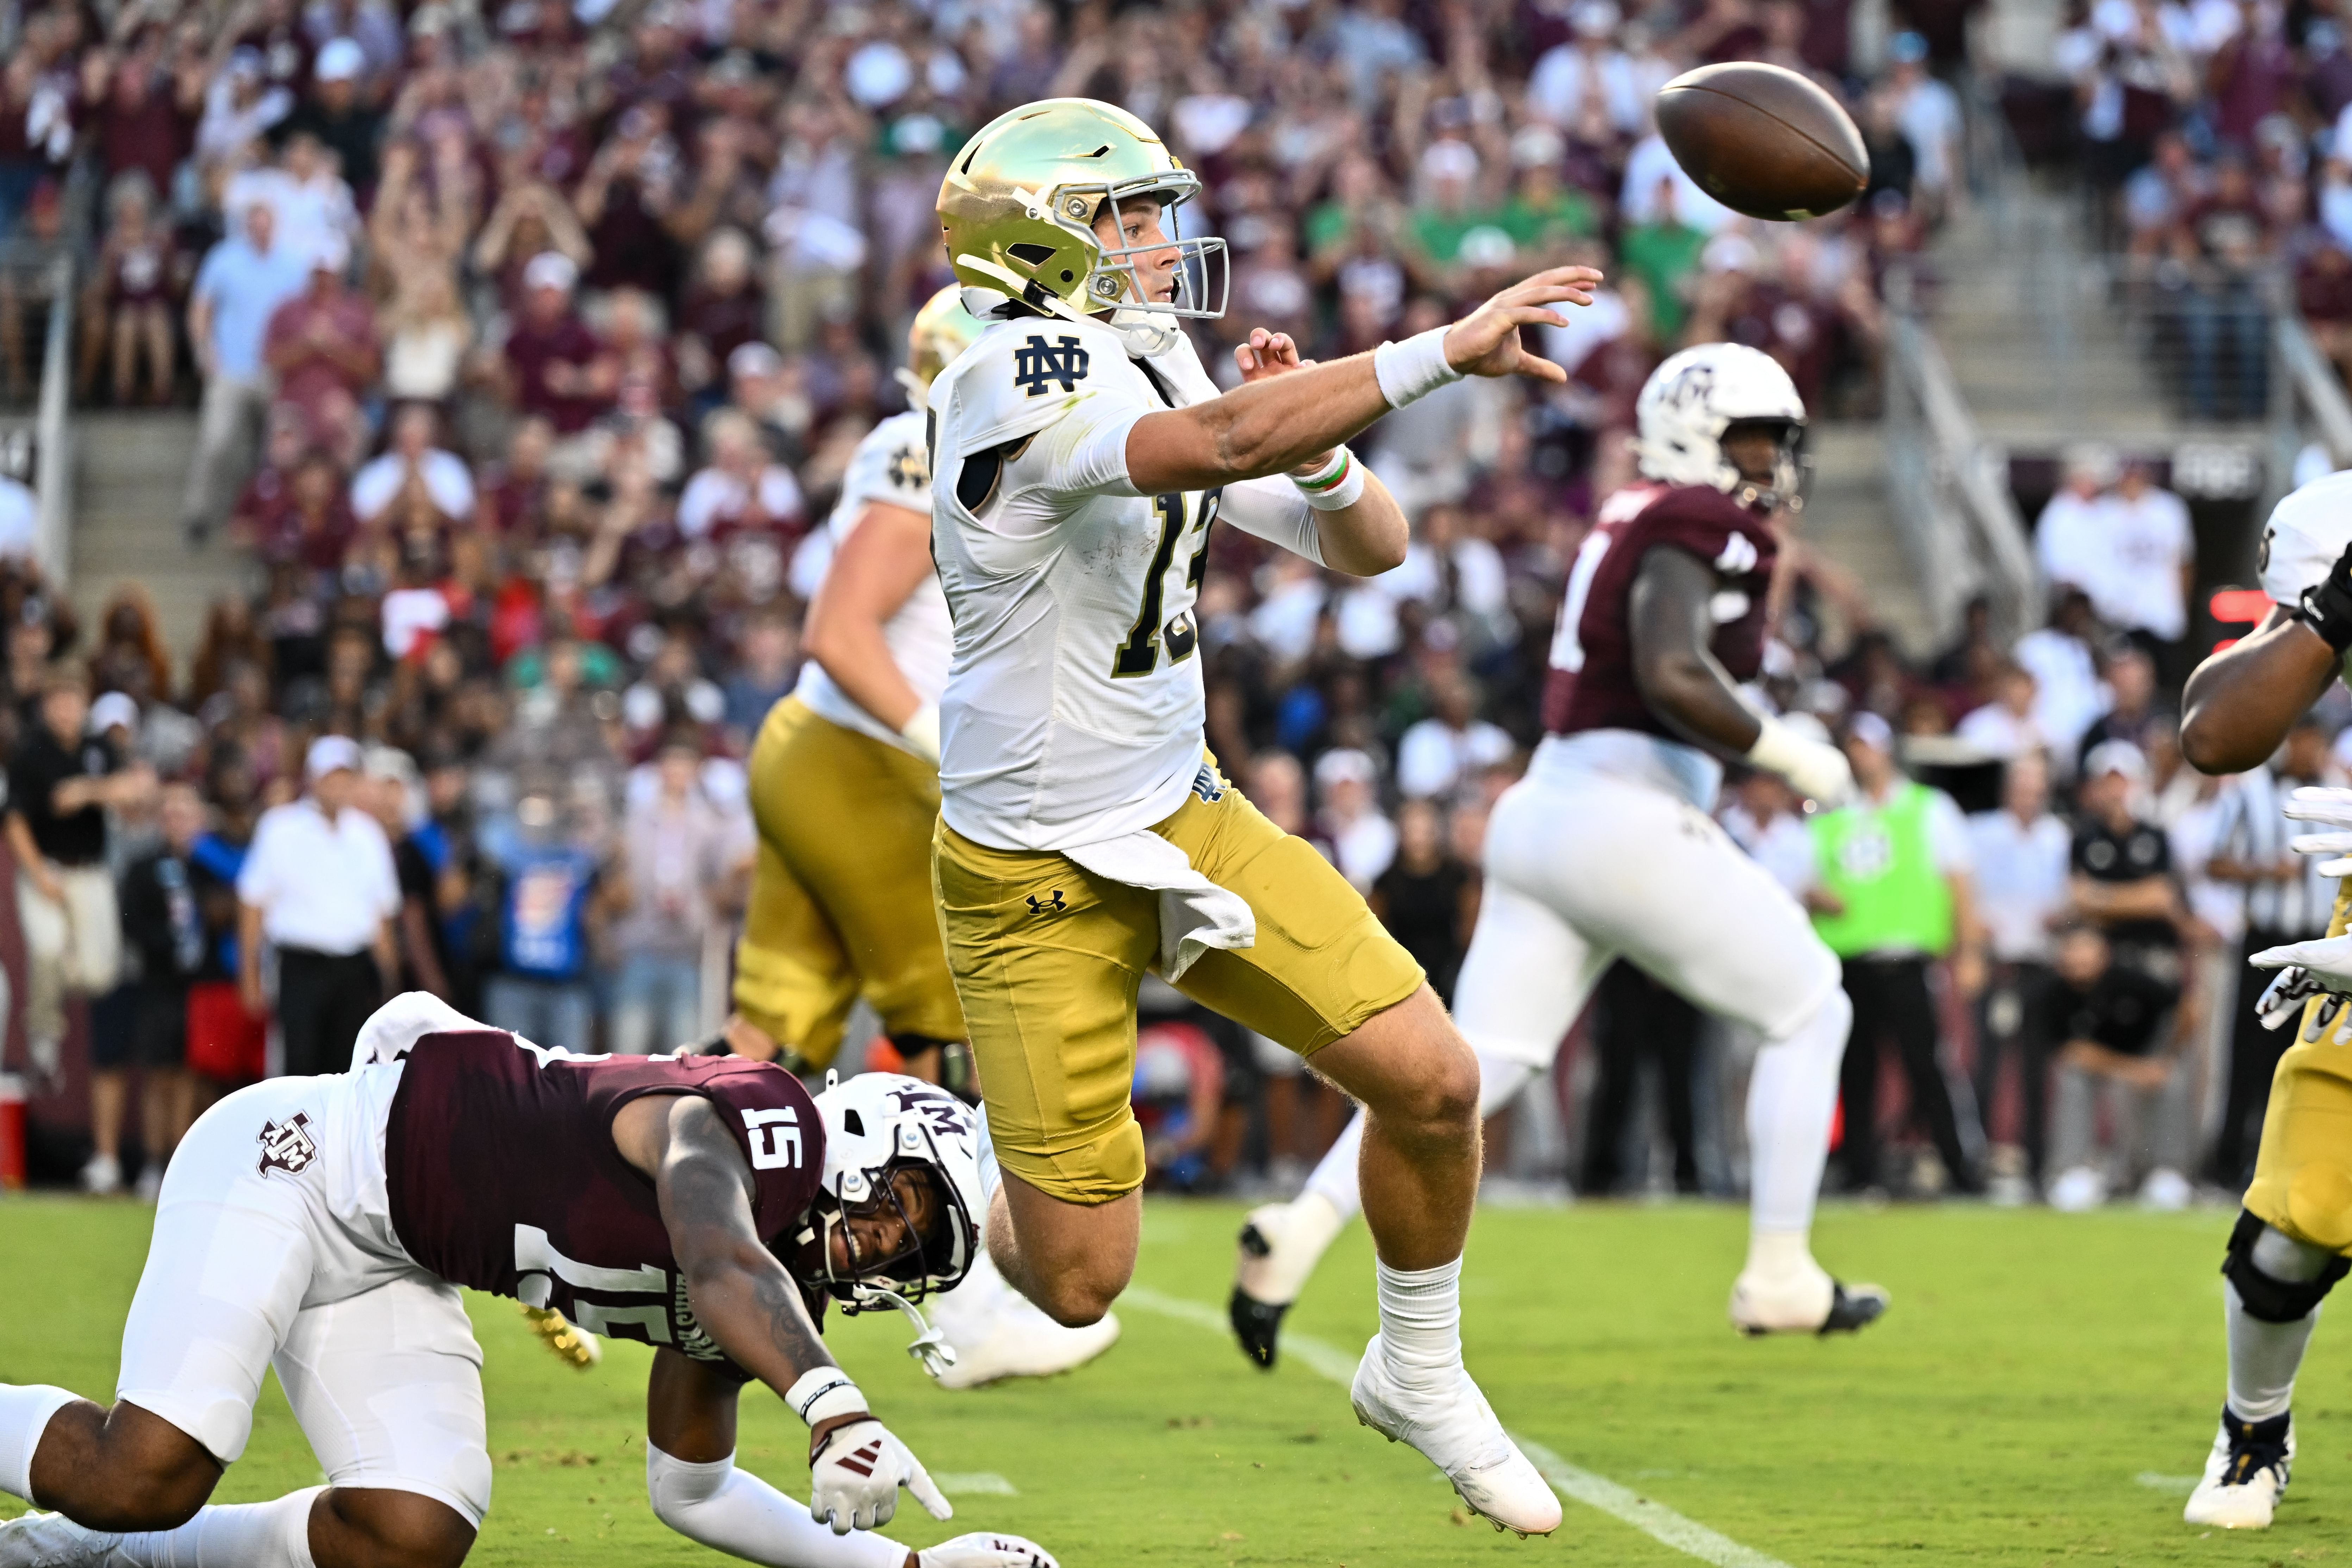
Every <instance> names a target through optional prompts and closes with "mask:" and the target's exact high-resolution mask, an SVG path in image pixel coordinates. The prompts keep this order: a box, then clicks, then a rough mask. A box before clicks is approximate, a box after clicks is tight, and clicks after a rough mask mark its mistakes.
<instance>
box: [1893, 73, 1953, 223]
mask: <svg viewBox="0 0 2352 1568" xmlns="http://www.w3.org/2000/svg"><path fill="white" fill-rule="evenodd" d="M1886 53H1887V58H1888V60H1889V62H1890V64H1889V68H1888V71H1887V82H1886V87H1887V91H1888V93H1889V94H1890V95H1891V96H1892V97H1893V99H1894V100H1895V124H1896V125H1897V126H1898V127H1900V128H1901V130H1902V132H1903V139H1904V140H1905V141H1906V142H1910V143H1911V146H1912V149H1913V151H1914V152H1915V153H1917V155H1918V160H1919V162H1918V172H1917V174H1916V180H1917V194H1918V195H1922V196H1925V197H1927V198H1928V200H1929V202H1930V204H1931V205H1932V206H1933V207H1934V208H1935V209H1936V210H1937V211H1938V212H1941V211H1945V210H1948V208H1949V206H1950V204H1951V202H1952V199H1953V196H1954V195H1955V194H1956V193H1957V192H1958V189H1959V184H1958V174H1959V167H1960V99H1959V95H1958V93H1956V92H1954V91H1953V90H1952V89H1950V88H1949V87H1948V86H1946V85H1945V84H1944V83H1942V82H1940V81H1938V80H1937V79H1935V78H1934V77H1932V76H1930V75H1928V74H1927V39H1926V38H1924V37H1920V36H1919V35H1918V34H1916V33H1897V34H1895V37H1894V39H1893V41H1892V42H1891V43H1890V44H1889V46H1888V48H1887V51H1886Z"/></svg>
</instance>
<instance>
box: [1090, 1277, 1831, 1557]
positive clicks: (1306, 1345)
mask: <svg viewBox="0 0 2352 1568" xmlns="http://www.w3.org/2000/svg"><path fill="white" fill-rule="evenodd" d="M1119 1301H1120V1302H1121V1304H1122V1305H1125V1306H1129V1307H1140V1308H1141V1309H1143V1310H1145V1311H1147V1312H1152V1313H1156V1314H1157V1315H1159V1316H1160V1317H1163V1318H1173V1319H1175V1320H1176V1321H1178V1322H1180V1323H1190V1324H1191V1325H1192V1327H1194V1328H1196V1329H1206V1330H1208V1331H1210V1332H1212V1333H1214V1334H1218V1335H1220V1336H1222V1335H1225V1334H1229V1333H1231V1332H1233V1325H1232V1324H1231V1323H1229V1322H1227V1321H1226V1320H1225V1314H1224V1313H1223V1312H1220V1311H1218V1310H1216V1309H1215V1308H1214V1307H1212V1306H1210V1305H1208V1304H1207V1303H1206V1302H1202V1301H1188V1300H1184V1299H1183V1298H1182V1297H1181V1296H1163V1295H1161V1294H1160V1292H1159V1291H1157V1290H1154V1289H1150V1288H1149V1287H1148V1286H1142V1285H1130V1286H1129V1287H1128V1290H1127V1294H1126V1295H1124V1296H1122V1297H1120V1298H1119ZM1282 1353H1283V1354H1285V1355H1286V1356H1289V1357H1290V1358H1292V1359H1293V1360H1295V1361H1297V1363H1299V1364H1300V1365H1301V1366H1304V1367H1306V1368H1307V1369H1308V1370H1309V1371H1311V1372H1314V1373H1318V1374H1320V1375H1321V1376H1323V1377H1326V1378H1328V1379H1329V1380H1330V1381H1331V1382H1333V1383H1336V1384H1339V1386H1340V1387H1342V1388H1346V1387H1348V1386H1349V1384H1352V1383H1353V1382H1354V1381H1355V1377H1356V1357H1354V1356H1352V1355H1349V1353H1348V1352H1346V1351H1343V1350H1341V1349H1340V1348H1339V1346H1338V1345H1335V1344H1331V1343H1329V1342H1327V1341H1324V1340H1318V1339H1316V1338H1315V1337H1314V1336H1312V1335H1311V1334H1302V1333H1299V1332H1297V1331H1295V1330H1286V1331H1284V1333H1283V1336H1282ZM1511 1440H1512V1441H1513V1442H1515V1443H1517V1444H1518V1446H1519V1451H1520V1452H1521V1453H1523V1454H1525V1455H1527V1457H1528V1458H1529V1459H1530V1460H1532V1461H1533V1462H1534V1464H1535V1467H1536V1468H1537V1469H1538V1470H1541V1471H1542V1472H1543V1478H1544V1479H1546V1480H1548V1481H1549V1482H1550V1483H1551V1485H1552V1489H1553V1490H1554V1491H1557V1492H1558V1493H1559V1495H1560V1496H1562V1497H1564V1498H1570V1499H1572V1500H1575V1501H1577V1502H1580V1503H1582V1504H1584V1505H1585V1506H1586V1507H1587V1508H1596V1509H1599V1510H1601V1512H1602V1513H1605V1514H1607V1515H1609V1516H1610V1517H1611V1518H1612V1519H1615V1520H1619V1521H1622V1522H1624V1523H1626V1524H1630V1525H1632V1526H1633V1528H1634V1529H1636V1530H1638V1531H1641V1532H1642V1533H1643V1534H1644V1535H1646V1536H1648V1537H1649V1538H1650V1539H1651V1540H1653V1541H1654V1542H1658V1543H1659V1544H1660V1545H1662V1546H1668V1547H1672V1548H1673V1549H1674V1550H1675V1551H1676V1552H1681V1553H1682V1554H1683V1555H1685V1557H1696V1558H1697V1559H1698V1560H1699V1561H1700V1562H1702V1563H1713V1564H1714V1565H1715V1568H1789V1564H1788V1563H1783V1562H1781V1561H1780V1559H1779V1558H1777V1557H1773V1556H1769V1555H1767V1554H1766V1553H1764V1552H1759V1551H1757V1550H1756V1549H1755V1548H1754V1547H1750V1546H1742V1545H1741V1544H1739V1542H1737V1541H1734V1540H1732V1539H1731V1538H1730V1537H1729V1536H1727V1535H1723V1534H1719V1533H1718V1532H1717V1531H1712V1530H1709V1529H1708V1528H1707V1527H1706V1526H1705V1525H1703V1524H1701V1523H1699V1522H1698V1521H1696V1520H1692V1519H1685V1518H1684V1517H1683V1516H1682V1515H1681V1514H1678V1513H1676V1512H1675V1510H1673V1509H1670V1508H1668V1507H1667V1506H1666V1505H1665V1504H1664V1503H1662V1502H1658V1501H1655V1500H1652V1499H1650V1498H1645V1497H1643V1496H1642V1495H1641V1494H1640V1493H1639V1492H1636V1491H1634V1490H1633V1489H1631V1488H1629V1487H1621V1486H1619V1485H1618V1484H1617V1483H1616V1482H1615V1481H1612V1480H1611V1479H1609V1478H1608V1477H1606V1476H1598V1475H1595V1474H1593V1473H1592V1472H1591V1470H1587V1469H1583V1468H1579V1467H1578V1466H1575V1465H1571V1464H1570V1463H1569V1462H1568V1461H1567V1460H1566V1459H1563V1458H1560V1457H1559V1455H1558V1454H1555V1453H1553V1452H1552V1451H1551V1450H1550V1449H1549V1448H1547V1447H1544V1446H1543V1445H1542V1444H1540V1443H1533V1442H1529V1441H1528V1439H1527V1438H1525V1437H1522V1436H1519V1435H1518V1434H1517V1433H1513V1434H1512V1435H1511Z"/></svg>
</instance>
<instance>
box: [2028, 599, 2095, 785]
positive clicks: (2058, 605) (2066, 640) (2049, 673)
mask: <svg viewBox="0 0 2352 1568" xmlns="http://www.w3.org/2000/svg"><path fill="white" fill-rule="evenodd" d="M2053 599H2054V600H2055V603H2054V604H2053V605H2052V606H2051V610H2050V620H2049V624H2048V625H2046V626H2042V628H2041V629H2040V630H2038V631H2032V632H2028V633H2026V634H2025V636H2023V637H2020V638H2018V639H2017V647H2016V648H2015V649H2014V650H2013V651H2014V656H2015V658H2016V659H2017V662H2018V663H2019V664H2020V665H2021V666H2023V667H2024V668H2025V670H2026V672H2027V673H2028V674H2030V675H2032V677H2033V690H2034V697H2033V724H2034V728H2035V729H2037V730H2039V731H2041V732H2042V740H2043V741H2044V742H2047V743H2048V745H2049V747H2050V750H2051V760H2052V763H2053V765H2054V766H2055V767H2056V768H2057V770H2058V774H2059V777H2060V778H2062V779H2071V778H2072V777H2073V776H2074V759H2075V758H2076V757H2077V756H2078V755H2080V753H2081V751H2082V743H2083V736H2084V732H2085V731H2088V730H2089V729H2090V727H2091V726H2092V725H2093V724H2095V723H2096V722H2097V721H2098V719H2099V715H2100V714H2102V713H2104V712H2105V711H2106V710H2107V708H2108V705H2109V697H2108V693H2107V690H2106V689H2105V686H2103V685H2102V684H2101V683H2100V680H2099V667H2098V661H2097V660H2096V659H2095V658H2094V657H2093V656H2092V653H2091V637H2092V636H2093V634H2095V632H2096V631H2097V630H2098V626H2097V622H2096V619H2095V616H2093V615H2092V613H2091V597H2090V595H2087V594H2085V593H2084V592H2083V590H2082V589H2080V588H2074V587H2062V588H2060V589H2058V590H2057V592H2056V593H2055V594H2054V595H2053Z"/></svg>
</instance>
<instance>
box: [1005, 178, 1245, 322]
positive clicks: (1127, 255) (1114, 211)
mask: <svg viewBox="0 0 2352 1568" xmlns="http://www.w3.org/2000/svg"><path fill="white" fill-rule="evenodd" d="M1200 190H1201V182H1200V178H1199V176H1198V175H1196V174H1193V173H1192V171H1191V170H1189V169H1164V170H1160V171H1157V172H1155V173H1153V174H1150V175H1148V176H1144V177H1142V178H1139V179H1134V180H1128V181H1123V182H1120V183H1118V184H1110V183H1108V182H1103V183H1087V182H1080V183H1076V184H1063V185H1056V186H1055V188H1054V189H1053V190H1052V191H1051V192H1050V193H1038V192H1030V193H1024V197H1025V199H1026V200H1027V201H1028V203H1029V205H1030V211H1031V214H1032V216H1037V217H1043V218H1045V219H1047V220H1048V221H1050V222H1051V223H1052V224H1053V225H1054V226H1055V227H1056V228H1059V229H1063V230H1065V231H1066V232H1067V233H1068V234H1069V235H1070V237H1072V238H1073V239H1074V240H1076V241H1077V242H1078V244H1079V245H1080V246H1081V247H1084V248H1085V249H1086V250H1087V251H1088V252H1091V253H1092V255H1093V258H1094V262H1093V266H1092V268H1090V269H1089V270H1088V272H1087V277H1086V279H1085V286H1084V288H1083V289H1082V290H1081V291H1080V294H1079V297H1078V298H1077V299H1076V300H1070V301H1068V302H1065V301H1064V300H1062V299H1061V298H1060V296H1059V295H1058V294H1055V293H1052V292H1049V291H1048V290H1046V289H1039V288H1034V287H1031V286H1029V280H1028V279H1023V278H1020V277H1019V276H1017V275H1016V274H1014V273H1013V271H1012V270H1011V269H1010V268H1002V267H996V266H993V265H992V264H990V263H988V262H986V261H985V260H983V259H982V258H963V260H964V264H965V265H966V266H970V267H976V268H979V269H981V270H982V271H984V272H988V273H992V274H994V275H997V276H1001V277H1003V279H1004V280H1005V282H1006V283H1007V285H1008V286H1009V291H1010V292H1011V293H1013V295H1014V296H1015V297H1016V298H1018V299H1021V300H1025V301H1027V302H1028V303H1029V304H1030V305H1032V306H1042V307H1043V308H1045V310H1050V311H1052V312H1054V313H1055V314H1056V315H1066V316H1071V317H1074V318H1075V317H1077V316H1079V315H1091V314H1095V313H1097V312H1100V311H1104V310H1108V311H1109V312H1110V325H1111V327H1112V329H1113V330H1114V331H1117V332H1118V334H1119V335H1120V336H1121V337H1123V338H1125V339H1126V340H1127V342H1128V346H1129V348H1131V349H1133V350H1135V352H1137V353H1140V354H1143V355H1145V356H1146V357H1149V356H1150V355H1153V354H1160V353H1166V352H1167V351H1168V350H1169V349H1171V348H1172V347H1174V346H1175V343H1176V338H1177V335H1178V333H1179V331H1181V329H1180V328H1178V327H1177V326H1176V324H1175V319H1177V318H1189V319H1191V320H1194V321H1214V320H1215V319H1217V318H1218V317H1220V316H1222V315H1223V314H1224V313H1225V304H1226V300H1227V293H1228V284H1229V282H1230V277H1231V275H1230V272H1229V269H1228V265H1227V263H1228V258H1227V254H1226V250H1225V242H1224V240H1223V238H1221V237H1217V236H1214V235H1195V236H1191V237H1187V236H1185V235H1183V234H1182V233H1181V228H1180V226H1179V224H1178V219H1177V216H1176V215H1177V213H1178V211H1179V210H1180V209H1181V207H1182V205H1183V204H1184V203H1186V202H1188V201H1190V200H1191V199H1192V197H1194V196H1196V195H1199V194H1200ZM1145 201H1149V202H1150V203H1152V204H1154V205H1157V207H1158V208H1159V214H1158V216H1159V222H1160V231H1161V237H1160V239H1159V240H1157V241H1155V242H1153V243H1150V244H1147V245H1129V244H1126V243H1125V237H1126V234H1127V224H1128V220H1129V216H1130V215H1131V213H1132V211H1133V209H1134V207H1135V206H1136V205H1137V204H1138V203H1139V202H1145ZM1106 216H1107V217H1108V218H1109V219H1110V221H1111V232H1112V233H1113V234H1114V235H1116V236H1118V238H1119V241H1120V242H1119V243H1117V244H1113V245H1105V244H1103V242H1102V237H1101V232H1100V230H1099V229H1098V228H1097V223H1098V222H1099V221H1100V220H1101V219H1102V218H1104V217H1106ZM1023 248H1024V247H1022V246H1019V245H1015V246H1013V247H1011V252H1012V254H1013V257H1014V258H1015V259H1025V258H1023V257H1021V255H1020V252H1021V251H1022V249H1023ZM1034 249H1035V250H1037V251H1038V252H1039V253H1040V254H1039V257H1038V263H1037V264H1038V265H1041V266H1042V265H1045V262H1046V261H1047V259H1048V258H1050V256H1051V254H1052V253H1051V252H1048V251H1046V249H1045V247H1043V246H1036V247H1034ZM1171 250H1172V251H1174V252H1175V253H1176V268H1175V274H1174V279H1173V281H1174V283H1175V290H1174V292H1173V294H1172V295H1171V297H1170V298H1168V299H1167V300H1153V299H1149V298H1146V297H1145V293H1144V289H1143V284H1142V280H1141V278H1140V275H1139V270H1138V264H1139V260H1140V258H1145V257H1158V256H1164V255H1166V254H1167V253H1168V252H1170V251H1171Z"/></svg>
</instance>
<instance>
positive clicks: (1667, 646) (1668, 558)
mask: <svg viewBox="0 0 2352 1568" xmlns="http://www.w3.org/2000/svg"><path fill="white" fill-rule="evenodd" d="M1717 585H1718V584H1717V579H1716V573H1715V568H1714V567H1712V566H1710V565H1708V564H1707V563H1706V562H1704V561H1701V560H1700V559H1699V558H1698V557H1697V556H1696V555H1693V554H1692V553H1691V552H1689V551H1687V550H1677V549H1675V548H1674V547H1673V546H1672V545H1660V546H1658V547H1657V548H1655V549H1654V550H1652V551H1651V552H1650V553H1649V555H1648V557H1647V558H1646V559H1645V560H1643V563H1642V570H1641V574H1640V575H1638V576H1637V577H1635V578H1634V579H1633V675H1634V679H1635V680H1636V681H1637V682H1638V683H1639V685H1640V687H1641V690H1642V697H1643V700H1645V701H1647V702H1648V703H1649V704H1650V706H1651V708H1652V709H1654V710H1655V711H1656V712H1657V714H1658V716H1659V717H1660V718H1662V719H1664V721H1666V722H1667V723H1669V724H1671V725H1673V726H1674V727H1675V730H1677V731H1680V732H1681V733H1682V734H1683V735H1684V736H1685V737H1686V738H1687V739H1689V740H1690V741H1691V742H1694V743H1695V744H1697V745H1701V746H1705V747H1706V748H1707V749H1708V750H1709V751H1713V752H1720V753H1722V754H1724V755H1726V756H1731V757H1740V756H1745V755H1746V754H1747V752H1748V748H1749V747H1751V746H1753V745H1754V744H1755V743H1756V737H1757V736H1758V735H1759V733H1761V732H1762V730H1763V725H1762V723H1761V721H1759V720H1758V718H1757V716H1756V714H1755V713H1754V711H1753V710H1750V709H1749V708H1748V704H1746V703H1745V702H1742V701H1741V700H1739V693H1738V689H1736V688H1735V687H1734V686H1733V685H1732V682H1731V677H1730V675H1729V674H1728V673H1727V671H1726V670H1725V669H1724V668H1723V666H1722V664H1721V663H1720V662H1719V661H1718V660H1717V658H1716V657H1715V655H1714V654H1713V653H1711V652H1709V651H1708V649H1707V642H1708V640H1709V639H1710V638H1711V637H1713V635H1714V632H1715V618H1714V616H1713V614H1712V613H1711V612H1710V610H1709V609H1708V605H1709V604H1710V602H1711V601H1712V600H1713V599H1714V597H1715V595H1716V591H1717Z"/></svg>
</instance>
